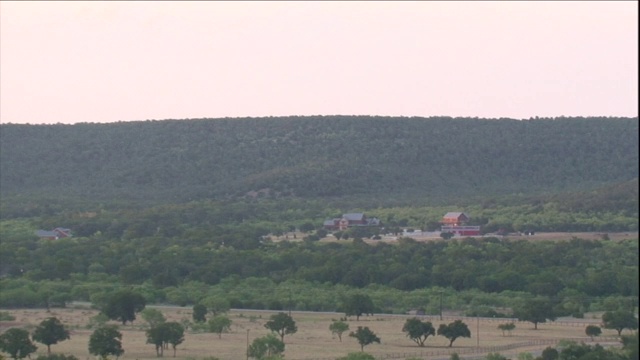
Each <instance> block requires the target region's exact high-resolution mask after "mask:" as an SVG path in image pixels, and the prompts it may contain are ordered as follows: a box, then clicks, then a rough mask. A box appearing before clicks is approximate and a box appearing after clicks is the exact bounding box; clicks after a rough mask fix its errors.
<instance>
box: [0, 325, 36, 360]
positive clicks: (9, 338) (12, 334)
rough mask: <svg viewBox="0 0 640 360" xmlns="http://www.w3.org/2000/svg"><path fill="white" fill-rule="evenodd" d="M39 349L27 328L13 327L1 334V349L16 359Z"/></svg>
mask: <svg viewBox="0 0 640 360" xmlns="http://www.w3.org/2000/svg"><path fill="white" fill-rule="evenodd" d="M37 349H38V347H37V346H36V345H35V344H34V343H33V342H32V341H31V339H30V338H29V332H28V331H27V330H24V329H18V328H11V329H9V330H7V331H6V332H4V333H3V334H2V335H0V350H2V351H4V352H6V353H7V354H9V356H11V358H12V359H14V360H18V359H22V358H25V357H27V356H30V355H31V354H33V353H34V352H35V351H36V350H37Z"/></svg>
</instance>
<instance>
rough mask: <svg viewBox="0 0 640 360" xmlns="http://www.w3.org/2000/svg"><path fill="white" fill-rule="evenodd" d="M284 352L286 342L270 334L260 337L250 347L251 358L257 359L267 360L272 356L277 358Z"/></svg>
mask: <svg viewBox="0 0 640 360" xmlns="http://www.w3.org/2000/svg"><path fill="white" fill-rule="evenodd" d="M283 352H284V342H282V341H281V340H279V339H278V338H277V337H275V335H273V334H268V335H266V336H263V337H259V338H257V339H255V340H253V342H252V343H251V346H249V354H248V355H249V356H251V357H253V358H256V359H259V360H261V359H265V358H268V357H271V356H277V355H280V354H282V353H283Z"/></svg>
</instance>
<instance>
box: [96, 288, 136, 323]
mask: <svg viewBox="0 0 640 360" xmlns="http://www.w3.org/2000/svg"><path fill="white" fill-rule="evenodd" d="M146 304H147V301H146V300H145V298H144V297H143V296H142V295H140V294H138V293H135V292H132V291H130V290H122V291H119V292H117V293H115V294H113V295H112V296H111V297H109V299H107V303H106V304H105V306H104V308H103V309H102V312H103V313H104V314H105V315H107V316H108V317H109V319H111V320H118V321H121V322H122V325H125V324H126V323H127V321H133V320H135V319H136V313H138V312H140V311H142V310H143V309H144V308H145V306H146Z"/></svg>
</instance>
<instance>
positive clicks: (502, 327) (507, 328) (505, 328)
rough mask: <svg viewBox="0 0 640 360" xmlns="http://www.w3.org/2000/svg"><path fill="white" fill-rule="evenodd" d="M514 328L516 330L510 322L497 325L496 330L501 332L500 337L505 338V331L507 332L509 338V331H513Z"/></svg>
mask: <svg viewBox="0 0 640 360" xmlns="http://www.w3.org/2000/svg"><path fill="white" fill-rule="evenodd" d="M515 328H516V324H514V323H512V322H510V323H506V324H500V325H498V329H500V330H502V336H505V335H504V333H505V331H506V332H507V334H509V336H511V331H513V329H515Z"/></svg>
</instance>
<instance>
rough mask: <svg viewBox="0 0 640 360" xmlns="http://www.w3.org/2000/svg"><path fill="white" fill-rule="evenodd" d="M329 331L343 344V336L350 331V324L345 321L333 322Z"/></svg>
mask: <svg viewBox="0 0 640 360" xmlns="http://www.w3.org/2000/svg"><path fill="white" fill-rule="evenodd" d="M329 330H330V331H331V333H332V334H335V335H338V339H339V340H340V342H342V334H343V333H345V332H347V331H349V324H347V323H346V322H344V321H335V320H334V321H333V322H332V323H331V325H329Z"/></svg>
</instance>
